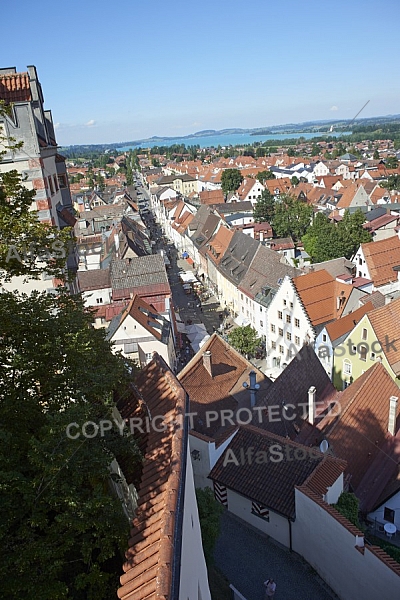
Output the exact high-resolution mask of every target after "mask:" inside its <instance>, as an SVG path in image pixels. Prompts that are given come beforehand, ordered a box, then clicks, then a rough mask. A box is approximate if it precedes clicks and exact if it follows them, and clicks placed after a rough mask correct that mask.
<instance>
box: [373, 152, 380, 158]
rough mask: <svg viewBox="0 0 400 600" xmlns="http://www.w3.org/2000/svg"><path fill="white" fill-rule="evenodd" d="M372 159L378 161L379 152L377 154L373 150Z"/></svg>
mask: <svg viewBox="0 0 400 600" xmlns="http://www.w3.org/2000/svg"><path fill="white" fill-rule="evenodd" d="M373 159H374V160H379V152H378V150H375V151H374V154H373Z"/></svg>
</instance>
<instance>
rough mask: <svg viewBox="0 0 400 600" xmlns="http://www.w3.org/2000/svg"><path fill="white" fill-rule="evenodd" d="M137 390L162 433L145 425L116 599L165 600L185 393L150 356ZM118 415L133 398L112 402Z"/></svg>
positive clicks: (131, 407) (174, 539)
mask: <svg viewBox="0 0 400 600" xmlns="http://www.w3.org/2000/svg"><path fill="white" fill-rule="evenodd" d="M136 385H137V388H138V391H139V393H140V395H141V397H142V398H143V400H144V402H145V404H146V406H147V409H148V410H149V411H150V413H151V414H152V415H164V416H165V419H166V421H167V422H168V423H170V425H169V426H168V427H167V428H166V430H165V431H160V429H161V428H157V429H158V431H156V428H152V427H151V428H149V429H150V431H149V433H148V434H147V435H146V437H145V447H144V450H143V454H144V462H143V472H142V477H141V483H140V486H139V489H138V508H137V511H136V517H135V519H134V520H133V522H132V530H131V538H130V539H129V550H127V552H126V555H125V556H126V562H125V563H124V565H123V570H124V574H123V575H122V576H121V578H120V581H121V586H122V587H121V588H120V589H119V590H118V598H121V599H122V600H150V599H151V598H154V599H155V598H158V599H160V600H167V599H168V598H171V597H172V589H171V588H172V572H173V568H174V564H175V551H176V548H177V545H178V544H179V539H178V536H179V535H180V534H179V533H178V534H177V530H176V518H177V514H178V512H179V511H180V510H182V507H181V506H180V505H179V502H180V501H179V497H180V489H181V485H182V477H183V476H184V470H183V464H184V462H185V460H186V443H185V437H184V429H183V428H182V427H180V426H179V423H181V422H185V419H184V414H185V409H186V406H185V403H186V398H185V392H184V390H183V388H182V387H181V386H180V384H179V383H178V381H177V380H176V378H175V376H174V375H173V374H172V373H171V371H170V370H169V369H168V367H167V366H166V364H165V363H164V361H163V360H162V359H161V358H160V357H159V356H158V355H155V358H154V359H153V361H152V362H151V363H150V364H149V365H148V366H147V367H145V368H144V369H143V370H142V371H141V372H140V374H139V376H138V379H137V382H136ZM118 408H119V410H120V412H121V415H122V417H123V418H124V419H129V418H131V417H132V416H134V415H135V416H136V414H137V410H138V406H137V402H134V403H133V404H132V403H131V404H130V402H129V401H124V402H123V403H122V406H121V403H119V404H118Z"/></svg>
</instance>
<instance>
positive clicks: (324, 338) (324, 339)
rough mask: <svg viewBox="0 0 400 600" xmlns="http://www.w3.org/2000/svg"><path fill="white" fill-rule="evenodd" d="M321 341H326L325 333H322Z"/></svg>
mask: <svg viewBox="0 0 400 600" xmlns="http://www.w3.org/2000/svg"><path fill="white" fill-rule="evenodd" d="M322 341H323V342H326V334H325V333H324V334H323V335H322Z"/></svg>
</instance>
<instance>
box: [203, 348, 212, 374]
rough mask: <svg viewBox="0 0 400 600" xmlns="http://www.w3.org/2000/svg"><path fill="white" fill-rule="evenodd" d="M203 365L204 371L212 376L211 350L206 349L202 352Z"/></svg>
mask: <svg viewBox="0 0 400 600" xmlns="http://www.w3.org/2000/svg"><path fill="white" fill-rule="evenodd" d="M203 365H204V368H205V369H206V371H207V372H208V373H209V375H210V377H212V376H213V374H212V360H211V352H210V351H209V350H207V351H206V352H203Z"/></svg>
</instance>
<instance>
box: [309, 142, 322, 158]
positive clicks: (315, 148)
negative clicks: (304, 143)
mask: <svg viewBox="0 0 400 600" xmlns="http://www.w3.org/2000/svg"><path fill="white" fill-rule="evenodd" d="M320 152H321V148H320V147H319V146H318V145H317V144H313V145H312V148H311V156H319V155H320Z"/></svg>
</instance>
